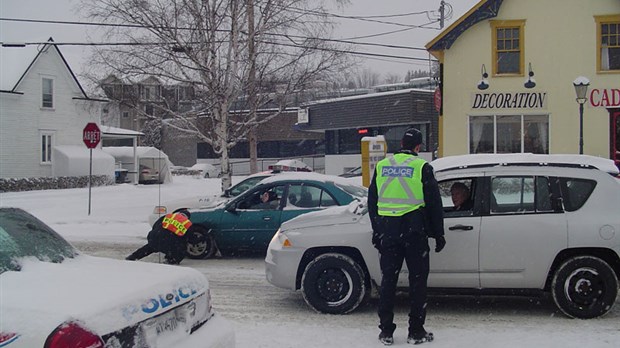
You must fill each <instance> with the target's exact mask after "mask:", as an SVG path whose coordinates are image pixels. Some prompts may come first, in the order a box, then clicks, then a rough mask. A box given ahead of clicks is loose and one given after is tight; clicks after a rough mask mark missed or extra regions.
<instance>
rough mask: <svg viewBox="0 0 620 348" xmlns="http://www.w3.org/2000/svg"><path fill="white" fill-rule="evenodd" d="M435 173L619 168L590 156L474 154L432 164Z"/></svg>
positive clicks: (609, 161) (612, 163) (604, 160)
mask: <svg viewBox="0 0 620 348" xmlns="http://www.w3.org/2000/svg"><path fill="white" fill-rule="evenodd" d="M431 165H432V166H433V169H434V170H435V172H443V171H448V170H454V169H464V168H485V167H495V166H551V167H566V168H589V169H598V170H601V171H604V172H607V173H609V174H611V175H614V176H616V175H618V172H619V170H618V167H616V165H615V164H614V162H613V161H612V160H610V159H606V158H601V157H595V156H589V155H539V154H531V153H511V154H473V155H460V156H448V157H443V158H439V159H436V160H434V161H433V162H431Z"/></svg>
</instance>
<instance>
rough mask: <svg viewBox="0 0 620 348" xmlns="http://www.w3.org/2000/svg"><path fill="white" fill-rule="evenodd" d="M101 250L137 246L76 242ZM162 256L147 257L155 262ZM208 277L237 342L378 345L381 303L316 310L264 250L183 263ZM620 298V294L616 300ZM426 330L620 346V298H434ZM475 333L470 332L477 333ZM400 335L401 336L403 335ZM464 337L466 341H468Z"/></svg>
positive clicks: (480, 339)
mask: <svg viewBox="0 0 620 348" xmlns="http://www.w3.org/2000/svg"><path fill="white" fill-rule="evenodd" d="M74 244H75V245H76V247H78V248H79V249H81V250H82V251H84V252H86V253H88V254H91V255H97V256H107V257H112V258H123V257H125V256H126V255H128V254H129V253H131V252H132V251H133V249H134V248H136V247H138V246H139V245H128V244H121V243H93V242H74ZM158 259H159V257H158V256H157V255H151V256H150V257H149V258H147V259H145V261H149V262H158V261H159V260H158ZM182 266H184V267H193V268H195V269H198V270H200V271H201V272H202V273H204V274H205V275H206V276H207V277H208V278H209V281H210V284H211V291H212V296H213V302H214V307H215V308H216V310H217V311H218V312H219V313H221V314H222V315H224V316H225V317H226V318H227V319H229V320H230V321H232V322H233V324H234V325H235V331H236V334H237V346H238V347H241V348H255V347H356V348H359V347H380V346H381V345H380V344H379V343H378V342H377V341H376V335H377V334H378V330H377V328H376V325H377V316H376V314H375V308H376V301H371V302H370V303H368V304H366V305H364V306H362V307H361V308H359V309H358V310H356V311H355V312H354V313H351V314H348V315H344V316H339V315H324V314H318V313H315V312H314V311H312V310H311V309H309V307H307V306H306V304H305V302H304V300H303V298H302V296H301V294H300V293H299V292H296V293H293V292H290V291H286V290H283V289H279V288H276V287H274V286H272V285H271V284H269V283H268V282H267V281H266V280H265V273H264V266H263V258H262V257H259V256H255V257H251V256H246V257H241V258H220V259H214V260H191V259H186V260H184V261H183V263H182ZM406 301H407V296H406V295H404V294H403V295H402V296H400V297H399V302H398V303H397V308H396V320H397V325H399V329H400V330H398V329H397V332H396V344H395V346H396V347H398V346H403V347H404V346H406V344H405V343H404V340H405V330H404V329H403V328H405V327H406V320H407V303H406ZM619 302H620V300H619ZM428 306H429V307H428V319H427V328H428V329H429V330H432V331H434V332H435V335H436V337H437V339H436V340H435V342H433V344H432V345H430V346H431V347H433V348H439V347H454V346H457V345H458V346H460V347H480V346H487V347H499V346H502V347H543V346H544V347H562V348H566V347H580V348H581V347H617V344H618V343H620V324H619V323H620V303H616V306H615V307H614V310H613V311H612V312H610V313H609V314H608V315H607V316H605V317H604V318H600V319H594V320H585V321H584V320H571V319H567V318H566V317H564V316H563V315H562V314H561V313H559V312H558V311H557V309H556V308H555V306H554V304H553V302H552V300H551V299H537V298H523V297H431V298H430V299H429V304H428ZM472 333H473V335H472ZM399 335H400V336H399ZM463 337H467V342H463V339H462V338H463Z"/></svg>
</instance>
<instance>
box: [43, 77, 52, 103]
mask: <svg viewBox="0 0 620 348" xmlns="http://www.w3.org/2000/svg"><path fill="white" fill-rule="evenodd" d="M41 92H42V93H41V106H42V107H44V108H53V107H54V80H53V79H50V78H46V77H44V78H43V79H41Z"/></svg>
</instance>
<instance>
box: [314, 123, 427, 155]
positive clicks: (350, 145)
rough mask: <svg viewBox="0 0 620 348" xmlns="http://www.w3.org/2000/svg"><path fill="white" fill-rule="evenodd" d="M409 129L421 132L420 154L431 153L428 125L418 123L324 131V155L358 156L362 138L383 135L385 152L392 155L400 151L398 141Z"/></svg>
mask: <svg viewBox="0 0 620 348" xmlns="http://www.w3.org/2000/svg"><path fill="white" fill-rule="evenodd" d="M409 127H414V128H417V129H418V130H419V131H420V132H422V138H423V139H424V143H423V144H422V146H421V147H420V152H428V151H432V150H430V149H432V148H433V147H432V146H429V145H432V144H429V141H430V137H429V134H430V124H428V123H419V124H413V125H400V126H389V127H387V126H386V127H368V128H362V129H357V128H354V129H340V130H327V131H325V145H326V148H325V154H327V155H346V154H360V153H361V151H362V138H363V137H366V136H377V135H383V137H384V138H385V142H386V143H387V151H388V152H390V153H394V152H396V151H398V150H400V141H401V139H402V137H403V134H404V133H405V131H406V130H407V128H409Z"/></svg>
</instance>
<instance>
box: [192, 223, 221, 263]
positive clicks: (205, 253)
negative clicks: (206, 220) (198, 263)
mask: <svg viewBox="0 0 620 348" xmlns="http://www.w3.org/2000/svg"><path fill="white" fill-rule="evenodd" d="M187 234H188V236H187V257H189V258H190V259H208V258H211V257H213V256H214V255H215V253H216V251H217V248H216V246H215V240H214V239H213V236H212V235H211V234H209V231H208V230H207V229H206V228H204V227H203V226H200V225H192V227H191V228H190V229H189V231H187Z"/></svg>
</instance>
